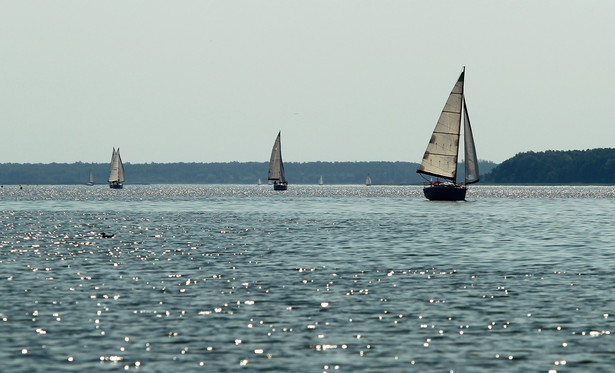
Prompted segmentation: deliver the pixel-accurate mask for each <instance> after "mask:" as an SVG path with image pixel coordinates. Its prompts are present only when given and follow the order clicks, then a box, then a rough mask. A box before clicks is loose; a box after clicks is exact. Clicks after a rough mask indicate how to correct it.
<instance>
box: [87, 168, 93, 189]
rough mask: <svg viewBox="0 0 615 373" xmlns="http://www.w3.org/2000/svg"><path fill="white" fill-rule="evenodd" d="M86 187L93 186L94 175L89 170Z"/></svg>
mask: <svg viewBox="0 0 615 373" xmlns="http://www.w3.org/2000/svg"><path fill="white" fill-rule="evenodd" d="M88 185H94V174H93V173H92V170H91V169H90V177H89V178H88Z"/></svg>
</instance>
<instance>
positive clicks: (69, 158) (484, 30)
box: [0, 0, 615, 163]
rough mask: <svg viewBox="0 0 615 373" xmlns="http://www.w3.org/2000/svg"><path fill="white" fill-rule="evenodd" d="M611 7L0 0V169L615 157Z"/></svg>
mask: <svg viewBox="0 0 615 373" xmlns="http://www.w3.org/2000/svg"><path fill="white" fill-rule="evenodd" d="M614 40H615V1H613V0H601V1H600V0H591V1H582V0H579V1H572V0H549V1H546V0H540V1H536V0H527V1H493V0H484V1H476V0H464V1H459V0H441V1H439V0H435V1H425V0H421V1H410V0H389V1H387V0H378V1H373V0H370V1H363V0H339V1H335V0H326V1H325V0H301V1H296V0H274V1H264V0H263V1H250V0H247V1H229V0H220V1H217V0H216V1H201V0H199V1H152V0H147V1H81V0H79V1H4V0H0V128H2V132H1V139H2V144H3V145H2V147H0V163H6V162H18V163H26V162H28V163H38V162H42V163H49V162H69V163H70V162H76V161H84V162H108V161H109V160H110V158H111V150H112V147H118V146H119V147H120V148H121V153H122V159H123V160H124V161H125V162H132V163H144V162H178V161H182V162H226V161H240V162H243V161H263V162H265V161H267V160H268V159H269V153H270V151H271V147H272V145H273V141H274V140H275V136H276V135H277V132H278V131H279V130H282V152H283V157H284V160H285V161H287V162H306V161H376V160H382V161H411V162H419V161H420V159H421V157H422V155H423V152H424V151H425V148H426V146H427V142H428V140H429V137H430V135H431V131H432V130H433V127H434V126H435V123H436V121H437V119H438V116H439V114H440V111H441V110H442V107H443V105H444V102H445V100H446V97H447V96H448V94H449V92H450V90H451V88H452V87H453V85H454V83H455V80H456V79H457V77H458V75H459V73H460V72H461V70H462V67H463V66H466V89H465V90H466V100H467V103H468V109H469V113H470V117H471V120H472V126H473V130H474V136H475V140H476V148H477V152H478V156H479V158H480V159H486V160H492V161H495V162H501V161H503V160H505V159H507V158H510V157H512V156H514V155H515V154H516V153H519V152H523V151H528V150H535V151H542V150H548V149H552V150H568V149H588V148H596V147H615V109H614V108H613V105H614V103H613V98H614V97H615V96H614V93H613V87H615V48H614V47H613V42H614Z"/></svg>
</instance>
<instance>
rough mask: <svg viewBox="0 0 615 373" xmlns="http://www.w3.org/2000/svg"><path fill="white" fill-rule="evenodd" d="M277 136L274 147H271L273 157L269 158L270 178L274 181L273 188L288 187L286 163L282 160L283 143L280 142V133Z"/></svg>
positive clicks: (284, 188)
mask: <svg viewBox="0 0 615 373" xmlns="http://www.w3.org/2000/svg"><path fill="white" fill-rule="evenodd" d="M281 132H282V131H280V132H278V137H276V138H275V142H274V143H273V149H271V158H270V159H269V176H268V180H271V181H273V190H286V189H288V181H287V180H286V174H285V173H284V163H283V162H282V144H281V143H280V134H281Z"/></svg>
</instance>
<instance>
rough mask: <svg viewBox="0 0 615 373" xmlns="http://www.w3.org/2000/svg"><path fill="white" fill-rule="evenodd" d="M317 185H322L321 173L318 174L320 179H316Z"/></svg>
mask: <svg viewBox="0 0 615 373" xmlns="http://www.w3.org/2000/svg"><path fill="white" fill-rule="evenodd" d="M318 185H323V182H322V175H320V180H318Z"/></svg>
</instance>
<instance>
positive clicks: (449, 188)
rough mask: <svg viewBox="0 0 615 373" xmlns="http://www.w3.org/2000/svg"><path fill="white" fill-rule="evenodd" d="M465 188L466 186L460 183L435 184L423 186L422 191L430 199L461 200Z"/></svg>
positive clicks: (463, 197)
mask: <svg viewBox="0 0 615 373" xmlns="http://www.w3.org/2000/svg"><path fill="white" fill-rule="evenodd" d="M467 190H468V188H467V187H465V186H460V185H454V184H436V185H430V186H427V187H425V188H423V193H424V194H425V198H427V199H428V200H430V201H463V200H465V199H466V191H467Z"/></svg>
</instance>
